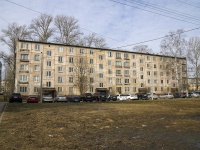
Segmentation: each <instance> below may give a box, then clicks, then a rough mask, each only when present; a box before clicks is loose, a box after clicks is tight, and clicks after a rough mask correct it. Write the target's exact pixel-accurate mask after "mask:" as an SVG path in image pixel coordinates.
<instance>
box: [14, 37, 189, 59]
mask: <svg viewBox="0 0 200 150" xmlns="http://www.w3.org/2000/svg"><path fill="white" fill-rule="evenodd" d="M18 41H19V42H29V43H39V44H47V45H49V44H53V45H58V46H69V47H77V48H87V49H98V50H102V51H103V50H105V51H116V52H126V53H133V54H141V55H150V56H160V57H170V58H174V57H173V56H167V55H160V54H151V53H141V52H132V51H127V50H117V49H109V48H96V47H87V46H79V45H69V44H59V43H53V42H40V41H31V40H22V39H18ZM177 58H179V59H186V57H177Z"/></svg>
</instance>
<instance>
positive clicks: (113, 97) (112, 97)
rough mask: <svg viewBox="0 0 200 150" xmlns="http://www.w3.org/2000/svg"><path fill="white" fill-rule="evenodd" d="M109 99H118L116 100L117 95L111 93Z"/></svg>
mask: <svg viewBox="0 0 200 150" xmlns="http://www.w3.org/2000/svg"><path fill="white" fill-rule="evenodd" d="M107 99H108V100H112V101H116V100H117V95H114V94H109V95H108V96H107Z"/></svg>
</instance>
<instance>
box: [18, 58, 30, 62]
mask: <svg viewBox="0 0 200 150" xmlns="http://www.w3.org/2000/svg"><path fill="white" fill-rule="evenodd" d="M20 61H21V62H29V60H28V59H20Z"/></svg>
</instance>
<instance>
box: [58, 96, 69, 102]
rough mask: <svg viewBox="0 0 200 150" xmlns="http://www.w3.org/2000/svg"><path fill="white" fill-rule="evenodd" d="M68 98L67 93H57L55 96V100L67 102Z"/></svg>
mask: <svg viewBox="0 0 200 150" xmlns="http://www.w3.org/2000/svg"><path fill="white" fill-rule="evenodd" d="M67 101H68V100H67V98H66V96H65V95H57V96H56V98H55V102H67Z"/></svg>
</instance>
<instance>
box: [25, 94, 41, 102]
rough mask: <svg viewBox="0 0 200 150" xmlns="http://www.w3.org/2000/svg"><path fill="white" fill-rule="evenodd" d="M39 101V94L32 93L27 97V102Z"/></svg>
mask: <svg viewBox="0 0 200 150" xmlns="http://www.w3.org/2000/svg"><path fill="white" fill-rule="evenodd" d="M38 102H39V99H38V96H35V95H30V96H29V97H28V98H27V103H38Z"/></svg>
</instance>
